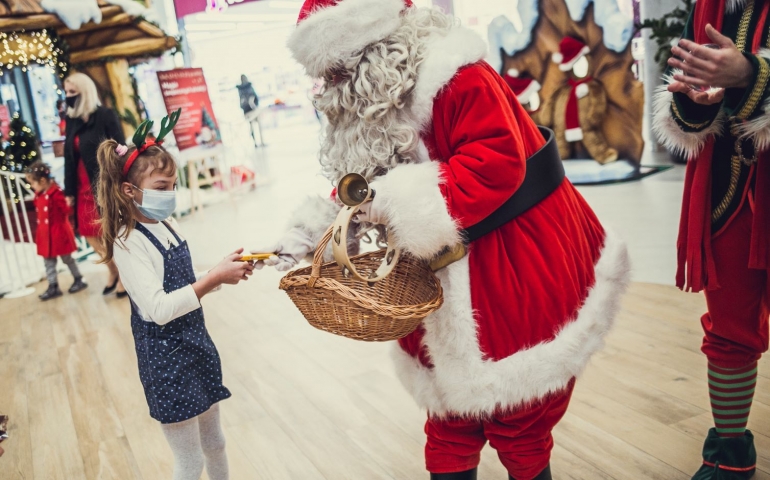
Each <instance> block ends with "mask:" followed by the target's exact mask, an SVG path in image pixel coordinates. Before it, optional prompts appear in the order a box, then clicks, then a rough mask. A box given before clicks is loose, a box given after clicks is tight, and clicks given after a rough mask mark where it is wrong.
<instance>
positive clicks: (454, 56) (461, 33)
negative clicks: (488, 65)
mask: <svg viewBox="0 0 770 480" xmlns="http://www.w3.org/2000/svg"><path fill="white" fill-rule="evenodd" d="M486 54H487V46H486V44H485V43H484V40H482V39H481V37H479V36H478V35H477V34H476V33H474V32H473V31H471V30H468V29H467V28H463V27H455V28H453V29H452V30H450V31H449V33H447V34H446V35H442V36H440V37H437V38H436V39H435V40H433V41H432V42H431V43H430V44H429V46H428V52H427V54H426V58H425V60H423V62H422V64H421V65H420V67H419V71H418V73H417V85H416V86H415V89H414V92H412V103H411V106H410V107H409V110H410V113H411V115H410V116H411V117H412V121H414V122H415V128H416V130H417V131H418V132H419V131H422V130H423V129H424V128H425V127H426V126H427V125H428V124H429V123H430V119H431V117H432V116H433V100H434V99H435V98H436V95H437V94H438V93H439V92H440V91H441V89H442V88H444V87H445V86H446V85H447V84H448V83H449V81H450V80H452V78H453V77H454V76H455V75H456V74H457V71H458V70H459V69H460V68H462V67H464V66H466V65H470V64H472V63H476V62H478V61H480V60H482V59H483V58H484V57H485V56H486Z"/></svg>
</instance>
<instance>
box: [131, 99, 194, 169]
mask: <svg viewBox="0 0 770 480" xmlns="http://www.w3.org/2000/svg"><path fill="white" fill-rule="evenodd" d="M181 114H182V109H181V108H180V109H178V110H177V111H176V112H174V113H172V114H171V115H168V116H166V117H163V119H162V120H161V121H160V132H159V133H158V136H157V138H156V139H155V140H152V139H150V140H149V141H148V140H147V135H148V134H149V133H150V132H152V126H153V124H154V122H153V121H152V120H145V121H144V122H142V124H141V125H139V128H137V129H136V132H135V133H134V138H133V140H134V145H135V146H136V150H134V151H133V152H132V153H131V155H130V156H129V157H128V160H126V163H125V165H123V176H124V177H125V176H126V175H128V171H129V170H131V165H133V164H134V162H135V161H136V159H137V158H139V155H141V154H142V153H144V152H145V151H146V150H147V149H148V148H150V147H151V146H153V145H162V144H163V139H164V138H166V135H168V134H169V133H171V130H173V129H174V126H175V125H176V122H178V121H179V115H181Z"/></svg>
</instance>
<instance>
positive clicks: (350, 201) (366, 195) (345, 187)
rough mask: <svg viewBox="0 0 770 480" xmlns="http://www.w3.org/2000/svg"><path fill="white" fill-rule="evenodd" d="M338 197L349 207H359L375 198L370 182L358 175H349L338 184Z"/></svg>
mask: <svg viewBox="0 0 770 480" xmlns="http://www.w3.org/2000/svg"><path fill="white" fill-rule="evenodd" d="M337 196H338V197H339V199H340V201H341V202H342V203H344V204H345V205H347V206H348V207H357V206H359V205H361V204H362V203H365V202H367V201H369V200H371V199H373V198H374V190H372V189H371V188H369V182H367V181H366V179H365V178H364V177H363V176H361V175H359V174H357V173H348V174H347V175H345V176H344V177H342V180H340V182H339V183H338V184H337Z"/></svg>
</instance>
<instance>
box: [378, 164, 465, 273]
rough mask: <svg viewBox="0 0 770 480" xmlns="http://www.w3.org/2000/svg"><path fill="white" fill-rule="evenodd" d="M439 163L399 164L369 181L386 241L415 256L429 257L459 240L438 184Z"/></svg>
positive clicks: (439, 181)
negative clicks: (385, 231)
mask: <svg viewBox="0 0 770 480" xmlns="http://www.w3.org/2000/svg"><path fill="white" fill-rule="evenodd" d="M442 181H443V180H442V178H441V170H440V168H439V163H438V162H425V163H417V164H407V165H399V166H398V167H396V168H394V169H392V170H391V171H390V172H388V173H387V174H386V175H384V176H383V177H382V178H380V179H378V180H376V181H374V182H372V190H374V191H375V198H374V202H377V209H378V210H379V211H380V212H382V214H383V215H384V216H385V218H386V219H387V221H386V222H385V223H386V224H387V225H388V226H389V228H390V230H389V232H388V241H389V242H391V243H394V244H395V245H396V246H397V247H399V248H402V249H404V250H405V251H407V252H409V253H411V254H412V255H414V256H415V257H417V258H423V259H430V258H432V257H433V256H435V255H436V254H437V253H438V252H439V251H441V249H443V248H444V247H446V246H449V245H454V244H456V243H458V242H459V241H460V233H459V228H458V227H457V224H456V223H455V221H454V220H453V219H452V217H451V216H450V215H449V212H448V211H447V206H446V202H445V201H444V196H443V195H442V194H441V190H440V189H439V184H440V183H442Z"/></svg>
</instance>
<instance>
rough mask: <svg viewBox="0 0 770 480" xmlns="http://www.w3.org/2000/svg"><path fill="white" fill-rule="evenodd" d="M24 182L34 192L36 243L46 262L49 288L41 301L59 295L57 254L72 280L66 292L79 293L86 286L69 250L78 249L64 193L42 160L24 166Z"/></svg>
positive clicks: (41, 296) (38, 251) (39, 253)
mask: <svg viewBox="0 0 770 480" xmlns="http://www.w3.org/2000/svg"><path fill="white" fill-rule="evenodd" d="M27 182H29V184H30V185H31V186H32V190H34V191H35V210H36V212H37V232H36V233H35V243H36V244H37V254H38V255H40V256H41V257H43V262H45V275H46V277H47V278H48V290H46V291H45V292H43V294H42V295H40V297H39V298H40V300H43V301H46V300H50V299H52V298H56V297H60V296H61V294H62V293H61V290H60V289H59V280H58V278H57V275H56V262H57V257H61V260H62V262H64V264H65V265H67V267H69V269H70V272H71V273H72V276H73V277H75V283H73V284H72V286H71V287H70V288H69V290H68V292H69V293H76V292H79V291H81V290H83V289H85V288H86V287H88V285H87V284H86V283H85V282H84V281H83V276H82V275H81V274H80V270H79V269H78V265H77V263H75V259H73V258H72V255H71V254H72V252H74V251H75V250H77V246H76V245H75V233H74V232H73V231H72V226H71V225H70V222H69V215H70V208H69V207H68V206H67V202H66V201H65V200H64V192H62V189H61V188H59V185H58V184H57V183H56V180H54V179H53V178H51V169H50V168H49V167H48V165H46V164H45V163H43V162H41V161H37V162H35V163H33V164H32V165H30V166H29V168H28V169H27Z"/></svg>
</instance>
